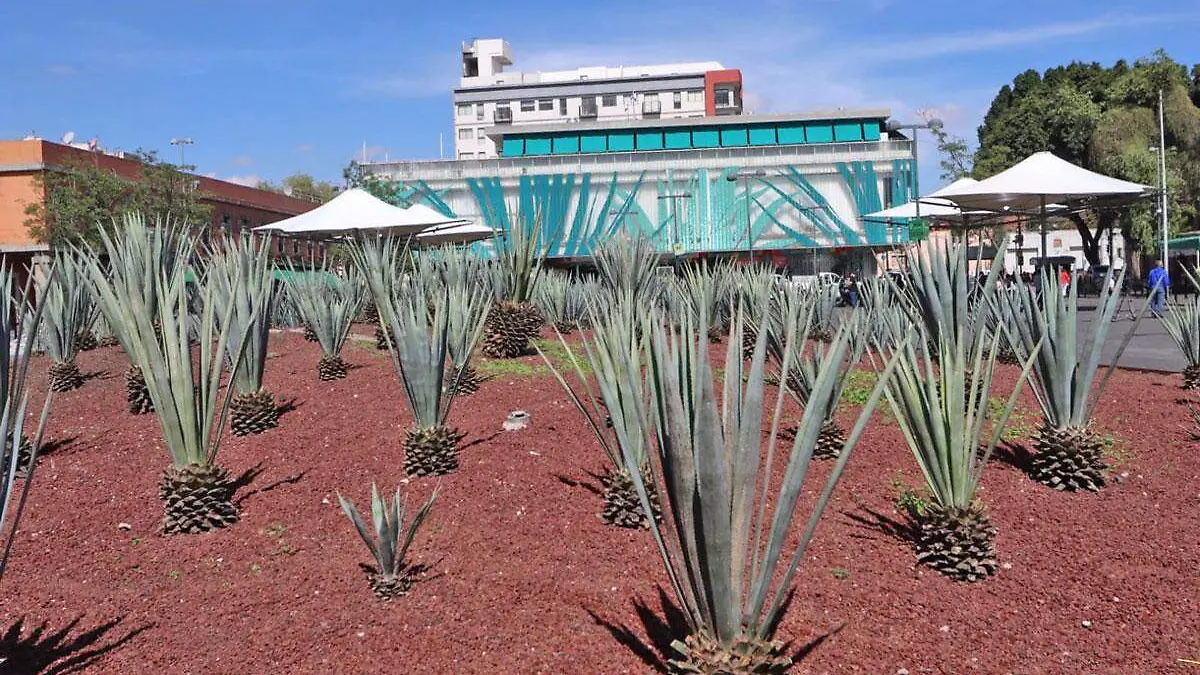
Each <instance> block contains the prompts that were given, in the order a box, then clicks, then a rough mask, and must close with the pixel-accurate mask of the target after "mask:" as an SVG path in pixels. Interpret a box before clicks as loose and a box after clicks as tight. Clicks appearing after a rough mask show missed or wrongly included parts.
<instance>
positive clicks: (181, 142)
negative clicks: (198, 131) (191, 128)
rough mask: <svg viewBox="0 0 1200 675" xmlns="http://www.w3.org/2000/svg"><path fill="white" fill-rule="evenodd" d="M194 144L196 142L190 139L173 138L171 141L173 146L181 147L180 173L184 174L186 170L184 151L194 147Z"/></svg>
mask: <svg viewBox="0 0 1200 675" xmlns="http://www.w3.org/2000/svg"><path fill="white" fill-rule="evenodd" d="M194 143H195V141H193V140H192V139H190V138H172V139H171V145H176V146H179V171H180V172H182V171H183V170H184V169H183V167H184V166H185V164H184V161H183V150H184V148H185V147H187V146H189V145H192V144H194Z"/></svg>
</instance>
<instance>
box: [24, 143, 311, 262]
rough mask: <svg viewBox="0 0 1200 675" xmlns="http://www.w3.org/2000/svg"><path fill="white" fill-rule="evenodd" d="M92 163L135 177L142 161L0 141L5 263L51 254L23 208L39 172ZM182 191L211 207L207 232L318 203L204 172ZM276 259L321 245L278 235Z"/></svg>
mask: <svg viewBox="0 0 1200 675" xmlns="http://www.w3.org/2000/svg"><path fill="white" fill-rule="evenodd" d="M81 163H87V164H92V165H94V166H97V167H100V168H101V169H104V170H107V171H112V172H114V173H116V174H117V175H119V176H121V177H123V178H126V179H129V180H139V179H140V177H141V175H142V163H141V162H140V161H139V160H138V159H136V158H135V157H133V156H127V155H124V154H123V153H119V152H106V151H104V150H103V149H100V148H98V147H95V146H94V145H93V146H91V147H89V146H87V145H86V144H85V145H84V146H83V147H79V146H76V145H66V144H62V143H53V142H50V141H46V140H43V139H40V138H28V139H23V140H15V141H0V255H3V256H4V257H5V259H6V261H7V262H8V263H9V264H12V263H17V264H18V265H21V264H28V263H30V262H32V261H33V260H34V258H36V257H37V256H39V255H44V254H47V253H49V251H50V249H49V246H48V245H47V244H45V243H44V242H40V241H38V240H36V239H34V237H33V236H32V235H31V234H30V231H29V226H28V225H27V221H28V219H29V216H28V215H26V208H28V206H29V205H30V204H33V203H38V202H41V201H42V200H44V199H45V198H46V195H45V194H44V193H43V191H42V183H41V182H40V181H38V180H37V176H38V175H40V174H43V173H44V172H47V171H55V170H62V169H66V168H69V167H71V166H77V165H79V164H81ZM188 179H189V184H188V185H187V186H186V187H185V189H190V190H195V191H196V192H197V193H198V194H199V199H200V201H202V202H204V203H207V204H208V205H210V206H211V207H212V223H211V230H210V232H209V234H210V235H215V236H219V235H221V234H238V233H241V232H248V231H249V230H250V229H251V228H254V227H258V226H259V225H265V224H267V223H273V222H276V221H279V220H283V219H284V218H290V217H291V216H295V215H299V214H301V213H304V212H305V211H309V210H311V209H313V208H315V207H316V206H317V205H318V204H316V203H314V202H312V201H310V200H306V199H297V198H295V197H289V196H287V195H282V194H278V193H275V192H270V191H268V190H259V189H256V188H252V187H247V186H245V185H238V184H236V183H230V182H228V181H223V180H217V179H215V178H208V177H206V176H189V177H188ZM272 246H273V253H274V255H275V256H276V257H278V258H295V259H297V260H309V259H310V258H311V257H312V256H316V257H317V258H320V257H321V255H322V253H323V251H322V246H323V245H322V244H320V243H313V242H310V241H302V240H299V239H283V238H276V239H275V240H274V242H273V244H272Z"/></svg>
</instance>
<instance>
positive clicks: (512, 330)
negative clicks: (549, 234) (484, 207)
mask: <svg viewBox="0 0 1200 675" xmlns="http://www.w3.org/2000/svg"><path fill="white" fill-rule="evenodd" d="M508 222H509V223H510V226H509V228H508V233H507V237H501V236H500V235H499V234H497V236H496V239H495V248H496V251H497V261H496V264H495V268H494V269H495V273H496V275H497V276H498V277H499V278H498V279H497V280H496V281H495V284H494V288H495V289H496V290H497V291H498V292H499V293H500V295H498V296H497V298H496V299H497V303H496V305H495V306H494V307H493V308H492V310H491V311H490V312H489V313H488V321H487V328H486V337H485V338H484V341H483V353H484V354H487V355H488V356H490V357H492V358H501V359H511V358H515V357H518V356H522V355H524V354H528V353H530V352H531V351H532V348H531V346H530V340H532V339H533V338H534V337H535V336H536V335H537V332H538V330H539V329H540V328H541V326H542V324H543V323H544V322H545V318H544V317H543V316H542V314H541V312H539V311H538V309H537V306H536V305H534V304H533V302H532V300H533V299H534V297H536V296H535V293H536V290H537V285H538V283H539V281H540V280H541V278H542V273H543V269H544V263H545V257H546V254H545V242H543V241H542V216H541V213H540V212H539V213H536V214H534V215H533V217H532V219H527V218H526V217H525V216H524V215H522V214H510V215H509V217H508Z"/></svg>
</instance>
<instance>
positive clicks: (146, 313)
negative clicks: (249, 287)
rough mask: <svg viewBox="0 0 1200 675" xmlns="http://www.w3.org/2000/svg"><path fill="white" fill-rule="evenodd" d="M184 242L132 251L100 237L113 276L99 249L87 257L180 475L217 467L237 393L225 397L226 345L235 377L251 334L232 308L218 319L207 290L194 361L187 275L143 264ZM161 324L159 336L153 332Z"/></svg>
mask: <svg viewBox="0 0 1200 675" xmlns="http://www.w3.org/2000/svg"><path fill="white" fill-rule="evenodd" d="M124 233H125V234H128V233H129V230H128V229H126V230H125V232H124ZM180 234H181V233H178V232H176V233H168V236H144V235H139V234H135V235H134V236H135V240H134V242H135V243H132V244H131V243H129V242H127V241H124V242H122V241H120V240H118V239H117V238H116V236H115V235H114V234H110V233H108V232H106V231H103V232H102V233H101V239H102V242H103V251H104V255H106V256H107V258H108V261H109V267H110V269H109V270H107V271H106V270H105V268H104V266H103V265H102V264H101V262H100V260H101V255H100V253H99V252H98V251H96V250H95V249H89V252H90V253H89V255H88V257H87V264H88V270H89V274H90V276H91V279H92V283H93V284H94V285H95V287H96V290H97V299H98V302H99V303H100V305H101V307H102V309H103V311H104V313H105V315H106V316H108V317H110V321H112V323H113V325H119V326H121V328H120V329H119V334H120V335H122V336H123V342H127V344H126V345H125V346H126V350H127V351H128V352H129V356H130V359H131V360H132V361H133V363H134V365H136V366H138V367H139V368H140V369H141V371H142V374H143V376H144V377H145V380H146V388H147V389H148V391H149V393H150V398H151V400H152V401H153V403H154V409H155V410H154V412H155V414H156V415H157V416H158V421H159V426H160V427H161V429H162V432H163V440H164V442H165V444H166V446H167V451H168V452H169V453H170V455H171V461H172V464H173V465H174V467H175V468H177V469H182V468H185V467H188V466H190V465H199V466H202V467H206V466H211V465H212V464H213V462H214V460H215V459H216V455H217V451H218V450H219V448H220V443H221V436H222V433H221V432H222V428H223V427H224V424H225V415H226V413H227V412H228V409H229V400H230V398H231V397H232V396H233V388H232V387H229V388H227V389H226V391H225V392H224V394H223V395H222V393H221V373H222V370H223V367H224V355H225V354H226V349H227V347H226V345H227V343H229V342H233V343H234V344H235V345H238V346H237V347H236V348H235V349H234V350H233V352H232V353H233V354H236V358H235V359H234V362H233V368H234V369H235V370H236V369H237V368H238V367H239V366H240V363H241V359H242V351H243V349H242V347H243V346H244V344H245V342H246V338H247V335H248V332H249V329H248V327H247V329H246V330H244V331H243V332H241V333H237V334H235V333H234V332H233V330H232V328H231V321H230V316H229V314H231V313H232V308H227V309H226V311H225V312H223V313H221V315H220V316H219V317H218V310H217V304H216V302H215V289H214V288H213V285H212V283H211V282H210V283H206V284H205V286H204V289H203V291H202V298H203V301H202V302H203V309H202V314H201V320H200V323H199V326H198V328H199V332H200V336H199V337H200V349H199V350H197V357H196V358H194V357H193V350H192V345H191V341H190V339H189V335H188V330H189V326H190V321H189V317H188V292H187V281H186V277H187V268H186V267H185V266H182V265H175V266H171V265H165V264H158V265H157V266H156V265H154V264H151V265H149V266H148V267H149V270H147V265H146V262H145V261H147V260H150V261H153V260H163V259H164V258H165V257H166V256H167V255H169V254H170V253H171V251H172V248H171V246H172V244H171V242H172V241H173V237H174V236H180ZM151 270H152V271H151ZM147 276H153V277H155V279H156V281H155V282H153V283H150V286H151V287H152V288H153V290H154V296H153V299H152V301H148V296H146V295H145V294H144V287H143V286H142V285H141V284H142V283H145V281H146V278H147ZM238 283H241V279H238ZM156 322H157V325H158V327H159V331H156V330H155V327H156ZM217 326H220V328H217ZM156 332H161V338H157V337H156Z"/></svg>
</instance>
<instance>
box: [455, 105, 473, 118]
mask: <svg viewBox="0 0 1200 675" xmlns="http://www.w3.org/2000/svg"><path fill="white" fill-rule="evenodd" d="M458 116H459V117H470V116H471V104H470V103H459V104H458Z"/></svg>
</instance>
